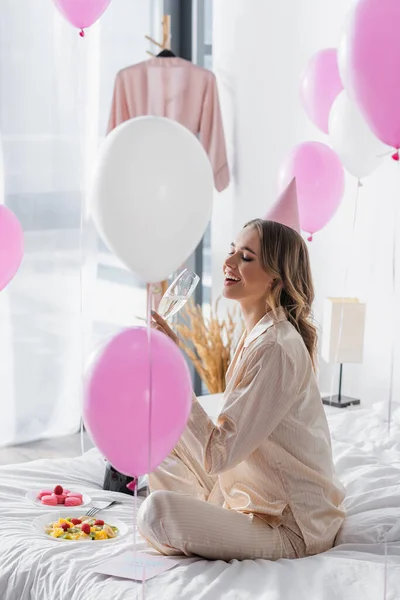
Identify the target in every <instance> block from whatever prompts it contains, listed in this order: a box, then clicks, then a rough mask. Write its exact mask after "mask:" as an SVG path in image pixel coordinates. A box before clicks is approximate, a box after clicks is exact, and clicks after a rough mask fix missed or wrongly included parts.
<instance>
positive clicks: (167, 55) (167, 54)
mask: <svg viewBox="0 0 400 600" xmlns="http://www.w3.org/2000/svg"><path fill="white" fill-rule="evenodd" d="M175 56H176V55H175V54H174V53H173V52H172V50H168V48H165V49H164V50H161V52H160V53H159V54H157V58H174V57H175Z"/></svg>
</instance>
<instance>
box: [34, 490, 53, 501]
mask: <svg viewBox="0 0 400 600" xmlns="http://www.w3.org/2000/svg"><path fill="white" fill-rule="evenodd" d="M52 493H53V490H40V492H39V493H38V495H37V496H36V498H37V499H38V500H41V499H42V498H43V496H51V495H52Z"/></svg>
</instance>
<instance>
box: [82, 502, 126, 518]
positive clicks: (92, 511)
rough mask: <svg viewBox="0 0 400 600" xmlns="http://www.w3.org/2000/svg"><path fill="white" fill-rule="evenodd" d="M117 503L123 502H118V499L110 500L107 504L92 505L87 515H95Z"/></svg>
mask: <svg viewBox="0 0 400 600" xmlns="http://www.w3.org/2000/svg"><path fill="white" fill-rule="evenodd" d="M115 504H121V502H118V501H117V500H113V501H112V502H109V503H108V504H106V505H105V506H92V508H89V510H88V511H87V513H86V515H85V517H94V516H95V515H97V513H98V512H100V511H101V510H106V508H110V507H111V506H114V505H115Z"/></svg>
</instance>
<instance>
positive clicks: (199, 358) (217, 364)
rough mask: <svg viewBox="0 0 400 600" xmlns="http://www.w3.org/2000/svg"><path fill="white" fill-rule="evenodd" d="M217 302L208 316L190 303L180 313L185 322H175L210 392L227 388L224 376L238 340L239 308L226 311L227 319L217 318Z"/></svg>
mask: <svg viewBox="0 0 400 600" xmlns="http://www.w3.org/2000/svg"><path fill="white" fill-rule="evenodd" d="M218 302H219V301H217V302H216V304H215V307H214V308H213V307H211V311H210V316H209V317H205V316H204V314H203V311H202V308H201V307H200V306H198V305H195V304H194V303H193V301H191V302H188V304H186V306H185V307H184V308H183V309H182V311H181V313H180V317H181V320H182V321H183V322H181V323H179V324H177V325H175V330H176V332H177V334H178V336H179V338H180V346H181V348H182V349H183V350H184V351H185V352H186V354H187V356H188V357H189V358H190V360H191V361H192V363H193V365H194V367H195V369H196V371H197V373H198V374H199V376H200V377H201V380H202V381H203V382H204V383H205V385H206V386H207V389H208V391H209V393H210V394H218V393H221V392H224V390H225V376H226V372H227V370H228V367H229V364H230V362H231V358H232V353H233V350H234V348H233V345H234V343H235V341H236V339H237V335H236V334H237V333H238V328H240V330H242V329H243V326H242V324H241V323H240V324H239V325H238V323H237V320H236V319H235V317H236V311H235V310H234V311H227V316H226V319H224V320H220V319H219V317H218Z"/></svg>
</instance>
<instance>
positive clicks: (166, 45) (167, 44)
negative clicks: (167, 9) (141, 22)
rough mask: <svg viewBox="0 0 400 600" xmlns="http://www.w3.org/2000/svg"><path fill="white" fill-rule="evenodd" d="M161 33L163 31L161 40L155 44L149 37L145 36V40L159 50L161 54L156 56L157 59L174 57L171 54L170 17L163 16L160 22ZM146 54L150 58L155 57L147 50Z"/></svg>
mask: <svg viewBox="0 0 400 600" xmlns="http://www.w3.org/2000/svg"><path fill="white" fill-rule="evenodd" d="M162 31H163V40H162V42H161V44H160V42H157V41H156V40H155V39H153V38H152V37H150V36H149V35H145V36H144V37H145V38H146V40H149V42H151V43H152V44H154V45H155V46H158V47H159V48H161V52H160V53H159V54H158V55H157V58H159V57H160V58H171V57H174V56H175V54H174V53H173V52H171V15H164V16H163V20H162ZM147 54H150V56H155V54H153V52H150V51H149V50H147Z"/></svg>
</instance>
